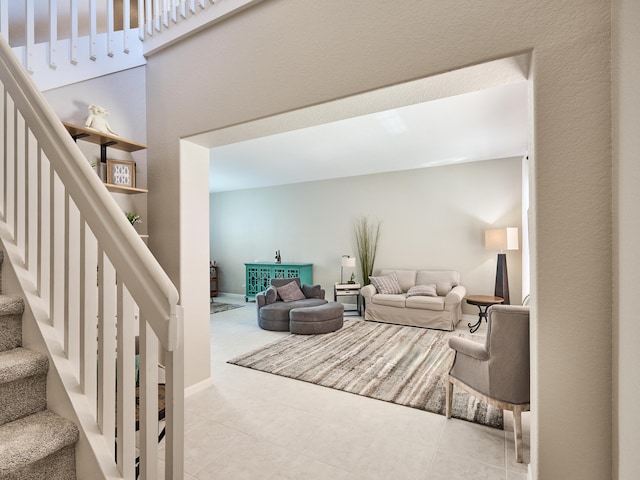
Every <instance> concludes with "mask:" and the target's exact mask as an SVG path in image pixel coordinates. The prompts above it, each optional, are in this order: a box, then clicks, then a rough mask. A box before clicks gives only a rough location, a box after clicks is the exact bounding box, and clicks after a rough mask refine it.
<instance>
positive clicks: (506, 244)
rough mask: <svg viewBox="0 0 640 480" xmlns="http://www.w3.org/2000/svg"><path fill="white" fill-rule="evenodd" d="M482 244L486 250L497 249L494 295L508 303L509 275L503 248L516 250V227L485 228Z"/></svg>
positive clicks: (505, 303)
mask: <svg viewBox="0 0 640 480" xmlns="http://www.w3.org/2000/svg"><path fill="white" fill-rule="evenodd" d="M484 244H485V248H486V249H487V250H498V251H499V253H498V264H497V267H496V287H495V291H494V295H495V296H496V297H502V298H504V302H503V304H504V305H509V302H510V300H509V277H508V275H507V255H506V253H505V250H518V228H517V227H505V228H492V229H490V230H485V232H484Z"/></svg>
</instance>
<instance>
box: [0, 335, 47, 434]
mask: <svg viewBox="0 0 640 480" xmlns="http://www.w3.org/2000/svg"><path fill="white" fill-rule="evenodd" d="M48 368H49V359H48V358H47V356H46V355H43V354H42V353H38V352H34V351H33V350H27V349H26V348H22V347H18V348H14V349H13V350H7V351H4V352H0V385H2V384H3V383H8V382H13V381H15V380H19V379H21V378H25V377H32V376H35V375H42V374H46V373H47V370H48ZM0 438H2V437H0Z"/></svg>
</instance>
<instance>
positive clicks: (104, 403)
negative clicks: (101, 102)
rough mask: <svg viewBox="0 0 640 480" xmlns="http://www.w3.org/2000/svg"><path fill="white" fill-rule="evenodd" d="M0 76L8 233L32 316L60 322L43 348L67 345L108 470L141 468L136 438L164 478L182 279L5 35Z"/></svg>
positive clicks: (176, 398) (91, 437) (176, 405)
mask: <svg viewBox="0 0 640 480" xmlns="http://www.w3.org/2000/svg"><path fill="white" fill-rule="evenodd" d="M2 3H3V4H4V3H6V2H2ZM0 82H1V83H2V94H1V95H0V123H1V124H2V130H3V131H4V132H5V133H4V141H2V142H1V143H2V151H0V163H1V165H0V223H2V231H3V232H7V233H6V235H5V236H6V237H7V238H4V236H3V239H4V240H5V241H8V242H9V243H10V245H11V246H12V249H15V251H16V252H18V253H17V255H19V256H20V257H21V258H19V259H18V260H17V263H20V264H21V263H22V262H23V265H22V268H23V270H24V275H23V277H26V279H23V281H24V282H26V283H25V284H23V287H22V289H23V291H25V292H26V297H27V298H26V301H27V303H28V305H29V307H30V310H31V311H32V312H33V314H34V317H35V319H36V321H37V322H39V323H42V324H46V325H47V328H49V329H53V331H54V332H57V335H56V336H57V338H58V339H59V340H58V343H57V344H55V345H48V348H49V349H50V351H51V352H53V356H56V355H57V352H58V351H59V350H60V348H62V350H63V355H62V357H63V360H61V361H63V362H66V363H64V365H65V368H66V369H69V370H70V371H72V372H73V375H71V378H66V377H65V376H63V377H62V381H63V383H64V387H65V388H66V390H67V392H70V394H69V396H70V398H71V402H72V404H73V406H74V409H75V411H76V414H77V416H78V417H79V419H80V423H81V425H79V426H80V428H81V431H84V432H87V435H86V436H87V437H88V441H89V443H90V444H91V448H92V449H93V450H94V455H95V456H96V457H97V458H98V459H99V462H103V463H101V465H103V467H104V471H114V469H115V468H116V467H117V471H119V472H120V475H121V477H122V478H127V479H129V478H135V476H136V472H135V470H136V467H135V456H136V453H135V452H136V447H137V448H139V451H140V478H143V479H154V480H155V479H156V478H161V477H162V476H161V475H159V474H158V473H159V472H158V464H159V460H160V459H161V457H160V456H159V454H158V451H159V449H158V431H159V423H158V411H159V400H158V363H159V353H160V354H161V355H162V357H161V358H162V363H163V364H164V366H165V368H166V387H165V390H166V394H165V396H164V402H165V411H166V440H165V441H166V452H165V454H164V460H165V475H164V478H167V479H170V478H172V479H180V478H182V477H183V458H184V455H183V437H184V435H183V422H184V385H183V371H184V364H183V363H184V359H183V355H184V352H183V336H182V308H181V307H180V306H179V305H178V293H177V290H176V288H175V287H174V285H173V284H172V283H171V281H170V280H169V278H168V277H167V275H166V274H165V272H164V271H163V270H162V268H161V267H160V265H159V264H158V263H157V261H156V260H155V258H154V257H153V255H152V254H151V252H150V251H149V249H148V248H147V246H146V245H145V244H144V242H143V241H142V240H141V239H140V237H139V236H138V234H137V233H136V232H135V230H134V228H133V227H132V226H131V225H130V224H129V222H128V221H127V219H126V217H125V215H124V214H123V212H122V211H121V209H120V208H119V207H118V205H117V204H116V202H115V200H114V199H113V198H112V197H111V195H110V194H109V193H108V192H107V190H106V189H105V187H104V185H103V184H102V182H101V181H100V179H99V178H98V177H97V175H96V173H95V171H94V170H93V169H92V168H91V167H90V165H89V162H87V160H86V159H85V158H84V156H83V155H82V153H81V152H80V150H79V149H78V148H77V146H76V145H75V144H74V142H73V140H72V139H71V137H70V135H69V133H68V132H67V130H66V129H65V128H64V127H63V125H62V123H61V122H60V121H59V120H58V118H57V117H56V115H55V114H54V113H53V111H52V110H51V109H50V108H49V107H48V105H47V104H46V102H45V101H44V99H43V98H42V96H41V94H40V93H39V92H38V90H37V88H36V87H35V85H33V83H32V81H31V79H30V78H29V75H28V74H27V73H26V71H25V69H24V68H23V67H22V66H21V65H20V63H19V61H18V60H17V59H16V57H15V55H14V53H13V52H12V50H11V49H10V47H9V46H8V45H7V43H6V42H5V41H4V39H2V38H0ZM25 285H26V286H25ZM137 335H139V339H140V357H139V358H140V368H139V377H140V378H139V386H138V390H139V393H138V396H139V400H140V402H139V403H140V407H139V422H137V421H136V389H137V386H136V379H135V373H134V372H135V371H136V368H135V337H136V336H137ZM76 392H80V393H79V396H78V395H76ZM87 406H88V407H87ZM87 409H88V413H87ZM138 430H139V440H138V442H137V443H136V432H137V431H138ZM96 431H97V432H100V433H99V435H98V438H97V439H96V435H95V432H96ZM105 450H106V452H108V454H107V455H106V456H107V457H108V458H107V460H104V458H103V457H104V455H102V453H104V452H105ZM96 452H99V453H96ZM104 462H106V463H107V464H106V465H105V464H104ZM93 478H97V476H96V477H93Z"/></svg>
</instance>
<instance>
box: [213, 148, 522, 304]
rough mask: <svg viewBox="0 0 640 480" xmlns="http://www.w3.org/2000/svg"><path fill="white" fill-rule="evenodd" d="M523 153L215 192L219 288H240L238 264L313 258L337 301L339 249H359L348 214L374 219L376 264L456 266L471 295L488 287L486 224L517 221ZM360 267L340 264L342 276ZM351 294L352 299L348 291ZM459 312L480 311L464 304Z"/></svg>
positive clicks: (514, 291)
mask: <svg viewBox="0 0 640 480" xmlns="http://www.w3.org/2000/svg"><path fill="white" fill-rule="evenodd" d="M520 179H521V159H520V158H511V159H502V160H490V161H484V162H476V163H468V164H460V165H452V166H448V167H435V168H423V169H419V170H408V171H402V172H392V173H383V174H377V175H364V176H359V177H347V178H340V179H334V180H326V181H318V182H308V183H300V184H295V185H284V186H280V187H269V188H257V189H250V190H240V191H236V192H225V193H217V194H212V195H211V215H210V218H211V222H210V225H209V228H210V236H211V258H212V259H215V260H216V261H217V262H218V264H219V272H220V289H221V290H222V291H224V292H230V293H241V294H243V295H244V293H245V290H244V287H243V285H244V283H245V270H244V263H245V262H252V261H254V260H256V259H257V260H260V261H269V262H271V261H273V257H274V252H275V250H276V249H279V250H280V251H281V254H282V261H283V262H289V261H299V262H310V263H313V267H314V268H313V274H314V278H313V280H314V283H320V284H321V285H322V286H323V288H324V289H325V290H326V292H327V298H330V299H333V296H332V295H333V293H332V292H333V284H334V283H335V282H336V281H338V280H340V257H341V256H342V255H343V254H346V255H351V256H357V249H356V246H355V236H354V220H355V219H356V218H358V217H360V216H361V215H366V216H367V217H369V218H370V219H372V220H376V219H377V220H380V222H381V224H380V226H381V235H380V243H379V247H378V252H377V257H376V263H375V268H376V269H379V268H408V269H436V270H446V269H449V270H457V271H458V272H460V276H461V283H462V285H464V286H465V287H466V288H467V291H468V292H469V293H475V294H482V295H493V290H494V285H495V275H496V254H497V252H495V251H490V250H486V249H485V248H484V230H485V229H487V228H496V227H504V226H512V227H519V228H521V218H522V217H521V203H522V202H521V191H522V189H521V185H520ZM521 253H522V252H521V250H518V251H510V252H508V254H507V255H508V270H509V283H510V293H511V300H512V302H513V303H519V302H520V301H521V300H522V296H521V256H522V255H521ZM351 272H354V273H355V274H356V275H357V277H358V281H362V279H361V278H360V273H359V270H358V269H348V270H346V271H345V280H348V277H349V275H350V274H351ZM349 300H353V299H349ZM463 310H464V313H466V314H470V315H477V313H478V309H477V308H476V307H474V306H472V305H466V304H465V305H463Z"/></svg>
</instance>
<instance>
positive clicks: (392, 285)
mask: <svg viewBox="0 0 640 480" xmlns="http://www.w3.org/2000/svg"><path fill="white" fill-rule="evenodd" d="M369 280H371V283H372V284H373V286H374V287H376V291H377V292H378V293H383V294H391V295H393V294H398V293H402V287H401V286H400V284H399V283H398V277H397V275H396V272H391V273H390V274H388V275H383V276H381V277H369Z"/></svg>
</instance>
